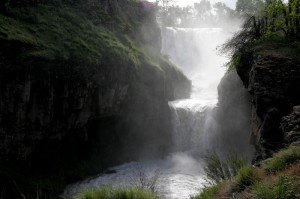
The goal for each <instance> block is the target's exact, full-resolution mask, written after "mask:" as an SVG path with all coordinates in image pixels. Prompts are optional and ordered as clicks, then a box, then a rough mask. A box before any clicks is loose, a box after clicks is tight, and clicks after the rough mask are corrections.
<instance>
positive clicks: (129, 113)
mask: <svg viewBox="0 0 300 199" xmlns="http://www.w3.org/2000/svg"><path fill="white" fill-rule="evenodd" d="M79 2H80V1H79ZM97 3H98V4H97ZM49 4H50V5H38V6H37V7H31V6H29V7H26V9H24V10H25V11H24V13H25V14H24V13H23V14H24V15H25V16H26V17H28V18H25V19H24V20H23V19H22V18H21V19H20V18H17V17H15V16H14V13H18V11H19V9H20V8H12V9H13V10H14V11H15V12H14V13H10V14H9V15H7V14H6V13H4V14H3V15H2V14H1V13H0V21H1V24H3V27H4V28H3V29H0V45H1V48H0V140H1V142H0V162H1V163H2V164H1V166H0V176H1V180H0V185H1V186H0V187H3V189H4V190H6V193H8V194H10V193H11V194H12V195H13V196H11V197H15V198H16V197H18V192H15V191H12V190H14V189H15V188H16V187H15V182H17V184H18V186H19V189H20V190H21V191H22V193H24V194H25V193H35V189H36V184H35V183H37V184H38V186H39V187H40V189H41V190H42V191H45V190H46V191H47V192H50V193H56V192H58V191H61V189H62V188H63V186H64V185H65V184H66V183H69V182H72V181H74V180H76V179H78V178H82V177H85V176H87V175H90V174H95V172H99V171H101V170H102V169H104V168H106V167H108V166H112V165H114V164H118V163H121V162H124V161H129V160H134V159H138V158H141V157H144V158H145V157H154V156H160V155H162V154H165V153H166V152H168V150H169V147H170V144H171V137H170V135H171V130H172V128H171V123H170V108H169V106H168V101H170V100H175V99H178V98H187V97H189V94H190V89H191V83H190V81H189V80H188V79H187V78H186V77H185V76H184V75H183V73H182V72H181V71H179V70H178V69H177V68H176V67H175V66H174V65H172V64H171V63H170V62H169V61H168V60H167V59H166V58H164V57H163V56H162V55H161V54H160V52H159V51H160V42H161V41H160V30H159V28H158V25H157V23H156V21H155V15H154V14H155V13H154V11H153V8H151V7H149V6H151V4H145V2H144V3H143V2H142V3H141V2H140V3H138V2H135V1H127V2H125V1H117V0H115V1H95V2H93V1H89V2H85V1H84V2H81V3H79V4H77V3H76V4H74V5H73V4H72V5H69V4H65V5H64V6H65V7H60V6H57V7H55V8H54V7H52V5H51V3H49ZM144 4H145V5H144ZM96 8H99V9H100V10H97V9H96ZM31 9H32V10H31ZM95 9H96V10H95ZM101 9H102V10H101ZM87 10H88V11H89V12H87ZM96 11H98V12H96ZM39 12H42V14H41V15H39ZM99 13H100V14H99ZM84 14H86V15H84ZM55 15H56V21H53V20H52V17H53V16H55ZM103 17H107V18H106V20H104V21H103ZM72 20H73V21H76V22H78V23H79V24H77V23H74V24H72ZM49 24H52V25H53V26H55V27H56V29H53V28H51V26H50V25H49ZM77 26H80V28H78V27H77ZM83 27H84V28H86V29H84V28H83ZM15 30H18V31H16V32H14V31H15ZM147 30H149V31H147ZM51 31H52V32H51ZM66 32H69V35H70V37H69V36H68V35H65V34H66ZM61 33H63V34H61ZM56 34H60V36H57V35H56ZM52 37H53V38H52ZM49 38H50V39H49ZM42 176H43V177H42ZM53 176H56V177H53ZM44 178H46V179H44ZM11 179H13V180H11ZM35 180H36V182H35ZM44 180H45V181H44ZM28 182H31V183H28ZM49 182H50V183H49ZM51 183H53V184H54V185H55V186H54V185H53V186H52V185H51ZM49 184H50V185H49ZM30 185H32V186H31V187H29V186H30ZM60 185H61V186H62V187H59V186H60ZM14 194H16V195H14ZM8 198H9V197H8Z"/></svg>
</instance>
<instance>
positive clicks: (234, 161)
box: [204, 152, 246, 183]
mask: <svg viewBox="0 0 300 199" xmlns="http://www.w3.org/2000/svg"><path fill="white" fill-rule="evenodd" d="M205 161H206V167H205V168H204V170H205V172H206V175H207V178H208V180H209V181H210V182H212V183H219V182H222V181H224V180H231V179H233V177H234V176H235V175H236V174H237V172H238V170H239V169H240V168H241V167H242V166H244V165H245V164H246V163H245V161H244V160H241V159H239V158H238V156H237V155H236V154H234V153H231V154H229V155H228V156H227V157H226V158H225V159H221V158H220V156H219V155H218V154H217V153H216V152H210V153H208V154H207V155H206V156H205Z"/></svg>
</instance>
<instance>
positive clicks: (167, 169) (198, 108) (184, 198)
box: [64, 28, 251, 199]
mask: <svg viewBox="0 0 300 199" xmlns="http://www.w3.org/2000/svg"><path fill="white" fill-rule="evenodd" d="M231 35H232V34H231V33H228V32H226V31H224V30H222V29H220V28H199V29H192V28H190V29H182V28H165V29H163V30H162V53H164V54H166V55H167V56H168V57H169V59H170V60H171V61H172V62H174V63H175V64H176V65H177V66H178V67H180V68H181V70H182V71H183V72H184V73H185V74H186V75H187V76H188V78H189V79H190V80H191V81H192V85H193V89H192V95H191V98H190V99H183V100H177V101H171V102H169V105H170V108H171V112H172V122H173V153H172V154H169V155H167V156H166V157H165V158H162V159H154V160H143V161H137V162H130V163H126V164H123V165H120V166H116V167H113V168H111V169H110V171H113V172H109V173H107V174H101V175H99V176H98V177H95V178H91V179H87V180H85V181H83V182H79V183H76V184H73V185H71V186H70V187H68V188H67V189H66V190H65V193H64V195H65V196H66V197H68V196H72V195H74V194H76V193H78V192H80V191H81V190H82V189H85V188H96V187H101V186H117V187H118V186H122V187H124V186H125V187H128V186H134V185H136V182H137V180H136V179H140V177H141V176H136V174H137V173H143V180H146V181H148V180H149V179H152V178H153V175H154V176H155V173H156V171H159V173H160V175H159V178H158V180H157V184H156V186H155V189H156V191H157V193H158V194H159V196H161V197H162V198H164V199H188V198H190V195H194V194H196V193H198V192H199V189H201V188H202V187H203V186H204V185H205V173H204V171H203V165H204V163H203V161H202V157H203V154H204V153H206V151H207V150H211V149H214V150H219V151H222V150H223V149H224V148H226V146H227V145H228V143H229V144H230V145H231V146H233V145H236V146H237V147H239V150H240V151H241V152H243V153H247V154H248V153H249V154H250V153H251V149H250V147H248V146H249V144H248V141H247V140H248V139H249V131H250V126H247V125H248V123H249V121H248V118H249V117H248V116H247V112H249V111H248V108H247V103H248V102H247V97H242V96H245V93H247V91H245V89H244V88H243V86H242V84H241V82H240V80H239V78H238V77H237V75H236V74H231V75H227V76H229V77H230V78H231V79H230V81H229V82H231V81H232V77H233V80H234V81H232V82H233V84H231V83H228V81H225V80H223V81H222V82H223V84H222V85H221V90H223V89H226V92H225V93H229V95H231V96H229V97H228V96H226V97H224V96H223V97H221V98H222V100H221V102H218V89H217V88H218V84H219V83H220V80H221V78H222V77H223V75H224V73H225V67H222V65H223V64H224V63H225V62H226V58H224V57H221V56H219V55H218V53H217V52H218V45H221V44H222V43H223V42H225V41H226V39H227V38H229V37H230V36H231ZM224 82H225V83H224ZM230 90H233V91H234V92H235V93H233V94H231V92H230ZM227 98H228V99H229V100H227ZM224 99H225V100H224ZM228 107H229V109H228ZM245 113H246V115H245ZM220 116H221V117H220ZM228 116H229V117H228ZM241 118H242V120H241ZM141 171H142V172H141Z"/></svg>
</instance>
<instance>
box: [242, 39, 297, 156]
mask: <svg viewBox="0 0 300 199" xmlns="http://www.w3.org/2000/svg"><path fill="white" fill-rule="evenodd" d="M280 49H282V46H280V45H276V44H272V45H263V46H257V47H255V48H254V49H252V51H250V52H247V53H244V54H243V55H242V56H241V60H240V64H239V66H238V67H237V72H238V74H239V76H240V78H241V79H242V81H243V82H244V85H245V86H246V87H247V88H248V91H249V93H250V95H251V97H252V132H253V135H254V136H255V137H256V145H257V159H262V158H266V157H268V156H270V155H271V154H272V152H274V151H275V150H277V149H278V148H280V147H283V146H284V144H288V143H290V142H293V139H294V137H297V136H296V135H293V136H290V137H289V136H288V135H287V134H290V133H291V131H293V132H294V130H293V129H296V130H297V121H298V119H297V111H294V113H291V112H292V110H293V107H294V106H297V105H299V103H300V83H299V82H300V60H299V58H298V57H292V56H289V55H287V54H285V53H280V52H281V51H280ZM295 110H297V109H295ZM290 113H291V114H290ZM288 114H290V115H288ZM287 137H289V138H287ZM285 138H287V139H285ZM286 141H287V142H288V143H287V142H286Z"/></svg>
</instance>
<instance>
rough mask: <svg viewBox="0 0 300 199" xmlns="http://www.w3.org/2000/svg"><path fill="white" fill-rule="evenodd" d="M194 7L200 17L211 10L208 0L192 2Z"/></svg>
mask: <svg viewBox="0 0 300 199" xmlns="http://www.w3.org/2000/svg"><path fill="white" fill-rule="evenodd" d="M194 8H195V10H196V11H197V15H198V16H200V17H202V16H203V15H205V14H207V13H210V12H211V5H210V2H209V1H208V0H201V1H200V3H194Z"/></svg>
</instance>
